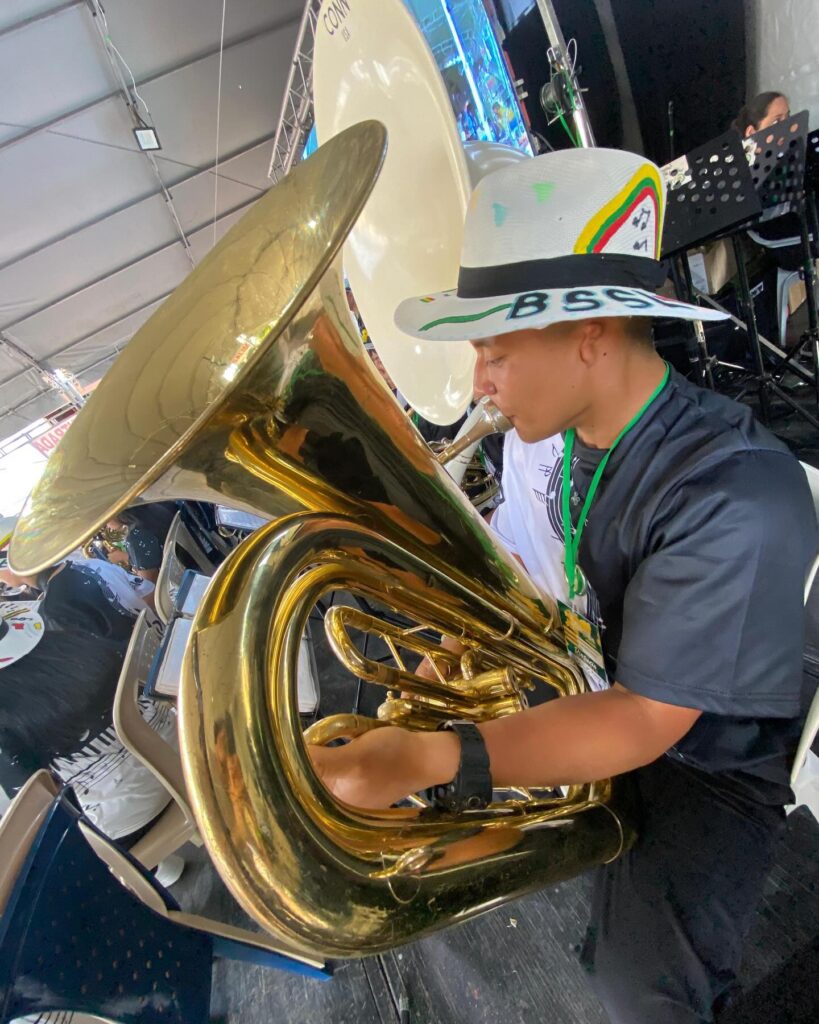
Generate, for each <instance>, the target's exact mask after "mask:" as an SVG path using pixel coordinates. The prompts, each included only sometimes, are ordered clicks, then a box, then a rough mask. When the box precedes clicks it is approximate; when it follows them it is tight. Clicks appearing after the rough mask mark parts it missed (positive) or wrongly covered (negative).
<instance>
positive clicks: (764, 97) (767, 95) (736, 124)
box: [731, 92, 787, 136]
mask: <svg viewBox="0 0 819 1024" xmlns="http://www.w3.org/2000/svg"><path fill="white" fill-rule="evenodd" d="M780 97H781V98H782V99H783V100H784V99H787V97H786V96H785V93H784V92H761V93H759V95H758V96H754V98H753V99H752V100H748V102H747V103H746V104H745V106H744V107H743V108H742V109H741V110H740V112H739V113H738V114H737V116H736V117H735V118H734V120H733V122H732V124H731V127H732V128H733V129H734V130H735V131H738V132H739V134H740V135H743V136H744V135H745V132H746V131H747V130H748V128H751V127H753V128H755V129H756V128H759V122H760V121H761V120H762V119H763V118H764V117H765V115H766V114H767V113H768V108H769V107H770V105H771V104H772V103H773V101H774V100H778V99H780Z"/></svg>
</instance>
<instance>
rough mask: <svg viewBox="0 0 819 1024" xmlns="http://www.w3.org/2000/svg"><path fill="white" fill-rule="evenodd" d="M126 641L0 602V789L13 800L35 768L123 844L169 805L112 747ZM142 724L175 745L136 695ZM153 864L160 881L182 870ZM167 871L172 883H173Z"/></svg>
mask: <svg viewBox="0 0 819 1024" xmlns="http://www.w3.org/2000/svg"><path fill="white" fill-rule="evenodd" d="M126 646H127V642H126V641H123V640H121V639H113V638H102V637H100V636H95V635H92V634H90V633H87V632H84V631H82V630H73V631H71V632H63V631H59V630H55V629H52V628H50V627H49V626H48V625H46V623H45V622H44V621H43V619H42V617H41V616H40V614H39V609H38V607H37V606H36V605H35V604H33V603H30V604H26V603H24V602H19V601H16V602H12V603H5V602H0V694H2V699H0V786H1V787H2V788H3V790H4V791H5V792H6V794H7V795H8V796H9V797H13V796H14V795H15V794H16V792H17V791H18V790H19V789H20V787H21V786H22V785H23V784H24V783H25V782H26V780H27V779H28V778H29V776H31V775H32V774H33V773H34V772H37V771H40V770H41V769H43V768H45V769H48V770H49V771H51V772H53V773H54V774H55V775H57V776H58V777H59V778H60V779H61V780H62V781H63V782H64V783H65V784H66V785H70V786H71V787H72V789H73V790H74V793H75V795H76V797H77V799H78V801H79V803H80V806H81V807H82V809H83V812H84V813H85V814H86V815H87V817H88V818H89V819H90V820H91V821H92V822H93V823H94V824H95V825H96V826H97V827H98V828H99V829H100V830H101V831H102V832H104V833H105V835H107V836H109V837H110V838H111V839H115V840H116V841H117V842H118V843H120V844H121V845H123V846H125V847H126V848H129V847H131V846H133V845H134V843H135V842H137V840H138V839H140V838H141V837H142V836H143V835H144V834H145V833H146V832H147V831H148V829H149V828H150V827H151V825H152V824H153V822H154V821H155V819H156V818H157V817H158V816H159V815H160V814H161V813H162V812H163V811H164V809H165V808H166V807H167V805H168V803H169V802H170V795H169V793H168V791H167V790H166V789H165V787H164V786H163V785H162V784H161V783H160V782H159V780H158V779H157V778H156V777H155V776H154V774H153V773H152V772H151V771H150V770H149V769H148V768H147V767H146V766H145V765H144V764H143V763H142V762H141V761H139V760H137V758H136V757H134V756H133V754H131V753H129V751H127V750H126V749H125V747H123V745H122V743H120V741H119V739H118V737H117V735H116V732H115V731H114V726H113V721H112V709H113V704H114V695H115V693H116V688H117V683H118V680H119V675H120V671H121V669H122V663H123V658H124V655H125V649H126ZM139 703H140V709H141V711H142V714H143V716H144V718H145V720H146V721H147V722H148V724H149V725H150V726H151V727H152V728H153V729H155V730H156V732H157V733H159V735H160V736H161V737H162V738H163V739H165V740H166V741H167V742H169V743H172V744H174V745H175V744H176V714H175V711H174V709H173V708H172V707H171V706H170V705H169V704H162V703H159V702H153V701H150V700H148V699H147V698H145V697H141V698H140V701H139ZM168 861H169V862H170V863H167V862H163V864H165V867H166V869H167V870H165V871H164V872H163V873H162V875H161V876H160V875H159V874H158V877H160V880H162V879H163V878H164V880H165V884H170V883H171V882H172V881H175V880H176V878H178V877H179V874H180V873H181V869H182V867H183V866H184V862H182V859H181V857H180V858H174V859H173V860H171V858H168ZM174 875H175V877H174Z"/></svg>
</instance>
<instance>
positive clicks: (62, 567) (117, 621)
mask: <svg viewBox="0 0 819 1024" xmlns="http://www.w3.org/2000/svg"><path fill="white" fill-rule="evenodd" d="M0 582H2V583H4V584H6V585H7V586H9V587H27V588H28V589H29V591H30V593H31V594H32V595H38V596H39V599H40V603H39V605H38V609H37V610H38V613H39V614H40V615H41V616H42V618H43V620H44V621H45V623H46V625H47V626H52V627H54V628H55V629H61V630H67V631H71V630H79V631H81V632H83V633H87V634H89V635H91V636H95V637H104V638H106V639H112V640H123V641H125V642H127V641H128V640H129V639H130V636H131V633H132V632H133V628H134V623H135V622H136V619H137V616H138V615H139V613H140V612H141V611H142V610H143V609H144V608H146V607H149V604H150V601H149V598H150V592H151V590H152V589H153V588H152V587H151V586H150V584H146V583H145V582H144V581H143V580H142V579H140V578H139V577H136V576H132V575H131V574H130V573H127V572H126V571H125V570H124V569H123V568H122V567H121V566H118V565H114V564H113V563H111V564H109V563H107V562H103V561H101V560H100V559H96V558H90V559H76V560H74V559H67V560H66V561H64V562H60V563H58V564H57V565H54V566H51V568H49V569H46V570H45V571H44V572H41V573H37V574H36V575H33V576H22V575H20V574H19V573H16V572H14V571H13V570H12V569H11V568H9V566H8V565H6V566H4V567H2V568H0Z"/></svg>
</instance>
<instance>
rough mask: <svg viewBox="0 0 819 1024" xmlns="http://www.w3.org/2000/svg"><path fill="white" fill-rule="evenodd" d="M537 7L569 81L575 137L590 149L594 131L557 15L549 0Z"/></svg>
mask: <svg viewBox="0 0 819 1024" xmlns="http://www.w3.org/2000/svg"><path fill="white" fill-rule="evenodd" d="M537 9H538V10H539V11H540V17H541V18H542V19H543V24H544V26H545V28H546V35H547V36H548V37H549V42H550V43H551V44H552V49H553V50H554V51H555V54H556V56H557V64H558V67H559V70H560V71H563V72H565V74H566V75H567V76H568V79H569V82H570V83H571V87H572V92H573V94H574V109H573V110H572V117H573V118H574V124H575V128H576V129H577V137H578V138H579V139H580V143H581V145H582V146H583V147H584V148H585V149H591V148H592V147H593V146H594V145H595V141H594V132H593V131H592V126H591V123H590V122H589V116H588V114H587V113H586V105H585V104H584V102H583V94H582V93H581V91H580V85H579V83H578V81H577V75H576V74H575V72H574V68H573V67H572V66H571V64H570V63H569V54H568V51H567V49H566V40H565V39H564V38H563V33H562V31H561V30H560V25H559V24H558V21H557V16H556V15H555V9H554V7H553V6H552V2H551V0H537Z"/></svg>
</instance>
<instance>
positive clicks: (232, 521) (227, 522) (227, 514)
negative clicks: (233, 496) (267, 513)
mask: <svg viewBox="0 0 819 1024" xmlns="http://www.w3.org/2000/svg"><path fill="white" fill-rule="evenodd" d="M216 522H217V523H218V524H219V526H227V527H228V529H230V530H248V531H249V532H251V533H252V532H253V531H254V530H258V529H259V527H260V526H264V525H265V523H268V522H270V520H269V519H263V518H262V516H254V515H253V514H252V513H250V512H240V511H239V510H238V509H235V508H227V506H225V505H217V506H216Z"/></svg>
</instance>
